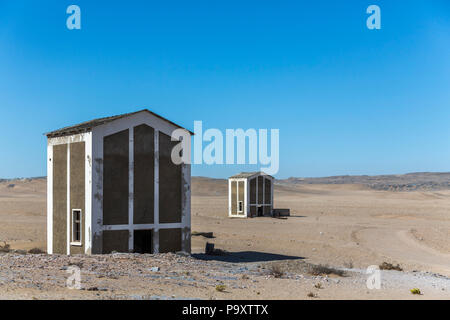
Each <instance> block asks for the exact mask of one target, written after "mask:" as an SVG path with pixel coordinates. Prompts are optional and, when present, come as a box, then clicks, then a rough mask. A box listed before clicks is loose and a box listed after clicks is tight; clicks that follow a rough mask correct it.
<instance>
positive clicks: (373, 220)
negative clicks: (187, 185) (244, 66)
mask: <svg viewBox="0 0 450 320" xmlns="http://www.w3.org/2000/svg"><path fill="white" fill-rule="evenodd" d="M227 194H228V190H227V181H226V180H223V179H211V178H205V177H193V178H192V201H191V202H192V206H191V216H192V232H193V236H192V255H183V254H155V255H150V254H144V255H140V254H133V253H127V254H123V253H113V254H110V255H94V256H83V255H78V256H77V255H74V256H62V255H61V256H60V255H51V256H50V255H47V254H44V253H41V254H30V253H26V252H27V251H28V250H30V249H33V248H38V249H41V250H43V251H45V249H46V179H45V178H33V179H15V180H2V181H1V182H0V246H5V245H7V246H8V247H9V249H8V250H3V251H4V252H0V299H251V300H255V299H450V174H448V173H441V174H438V173H418V174H409V175H391V176H373V177H369V176H344V177H329V178H316V179H299V178H291V179H285V180H278V181H277V182H276V185H275V192H274V202H275V204H274V206H275V207H276V208H289V209H290V212H291V216H290V217H287V218H285V219H277V218H271V217H258V218H250V219H238V218H234V219H230V218H228V216H227V212H228V208H227V205H228V198H227ZM202 232H208V233H210V232H212V233H213V237H212V238H206V237H204V236H202V235H199V233H202ZM206 242H210V243H214V245H215V248H217V249H219V250H220V252H222V254H218V255H216V256H210V255H208V256H207V255H205V254H204V251H205V245H206ZM384 262H386V263H390V264H392V265H394V266H397V265H398V266H399V267H400V269H401V271H400V270H381V271H380V280H381V287H380V289H370V288H368V287H367V279H368V277H369V276H370V275H369V274H367V273H366V272H367V268H368V267H369V266H379V265H381V264H382V263H384ZM73 265H76V266H79V268H80V269H81V275H82V288H81V290H76V289H70V288H68V286H67V278H68V276H69V275H68V272H67V271H68V268H69V267H70V266H73ZM323 267H326V268H323ZM322 269H323V270H326V271H324V272H322V271H320V270H322ZM318 270H319V271H318ZM333 270H334V271H333ZM414 288H418V289H419V290H420V294H412V293H411V289H414Z"/></svg>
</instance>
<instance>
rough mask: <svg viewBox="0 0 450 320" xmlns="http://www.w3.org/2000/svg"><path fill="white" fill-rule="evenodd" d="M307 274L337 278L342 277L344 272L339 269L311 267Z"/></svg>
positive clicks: (319, 266) (321, 266)
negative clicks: (334, 276)
mask: <svg viewBox="0 0 450 320" xmlns="http://www.w3.org/2000/svg"><path fill="white" fill-rule="evenodd" d="M309 274H311V275H313V276H323V275H332V274H334V275H337V276H339V277H343V276H344V275H345V272H344V271H342V270H339V269H335V268H332V267H329V266H324V265H321V264H319V265H312V266H311V267H310V269H309Z"/></svg>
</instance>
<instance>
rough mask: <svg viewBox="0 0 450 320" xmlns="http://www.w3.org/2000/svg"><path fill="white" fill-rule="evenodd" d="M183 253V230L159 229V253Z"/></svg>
mask: <svg viewBox="0 0 450 320" xmlns="http://www.w3.org/2000/svg"><path fill="white" fill-rule="evenodd" d="M177 251H181V229H159V252H161V253H164V252H177Z"/></svg>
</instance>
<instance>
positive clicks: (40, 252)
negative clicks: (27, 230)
mask: <svg viewBox="0 0 450 320" xmlns="http://www.w3.org/2000/svg"><path fill="white" fill-rule="evenodd" d="M28 253H31V254H43V253H46V252H45V251H43V250H41V249H39V248H33V249H30V250H28Z"/></svg>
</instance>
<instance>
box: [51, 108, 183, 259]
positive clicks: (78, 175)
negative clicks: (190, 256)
mask: <svg viewBox="0 0 450 320" xmlns="http://www.w3.org/2000/svg"><path fill="white" fill-rule="evenodd" d="M180 128H181V127H180V126H178V125H176V124H175V123H173V122H171V121H169V120H167V119H165V118H163V117H161V116H159V115H157V114H155V113H153V112H151V111H149V110H141V111H138V112H133V113H128V114H122V115H118V116H112V117H107V118H101V119H95V120H92V121H88V122H83V123H80V124H77V125H74V126H70V127H65V128H62V129H59V130H56V131H52V132H49V133H47V138H48V142H47V177H48V178H47V251H48V253H49V254H52V253H58V254H100V253H110V252H112V251H118V252H138V253H159V252H176V251H185V252H190V251H191V240H190V239H191V233H190V230H191V211H190V209H191V191H190V187H191V167H190V165H189V164H184V163H182V164H175V163H173V162H172V160H171V152H172V150H173V147H174V146H175V145H176V144H178V141H172V138H171V135H172V132H173V131H174V130H177V129H180ZM189 133H190V134H192V132H189Z"/></svg>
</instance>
